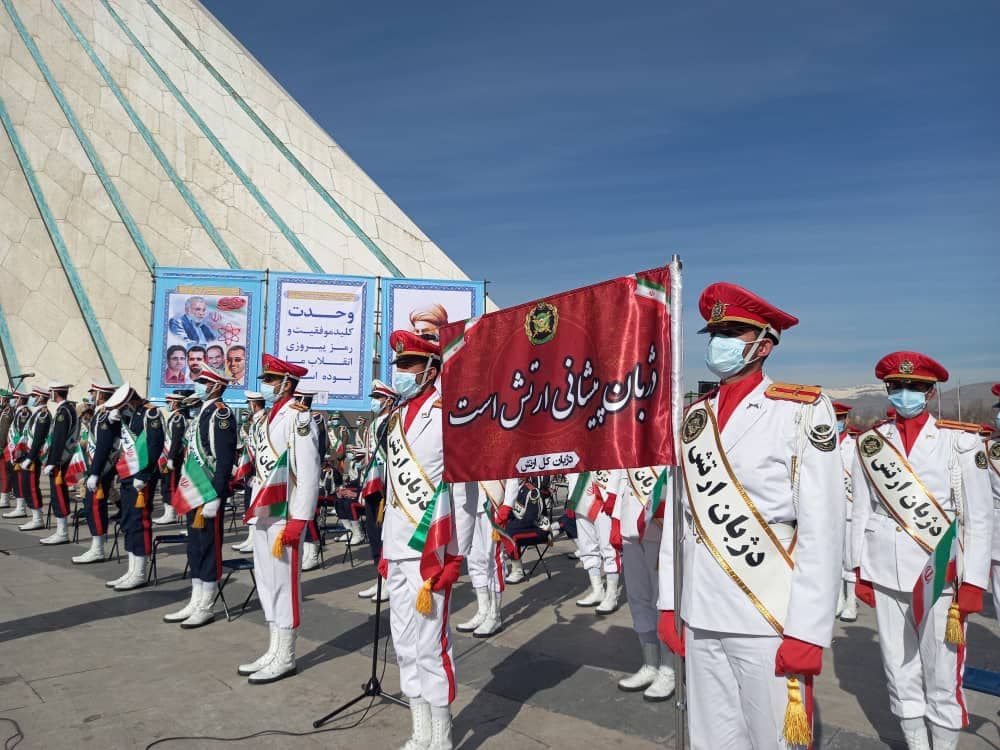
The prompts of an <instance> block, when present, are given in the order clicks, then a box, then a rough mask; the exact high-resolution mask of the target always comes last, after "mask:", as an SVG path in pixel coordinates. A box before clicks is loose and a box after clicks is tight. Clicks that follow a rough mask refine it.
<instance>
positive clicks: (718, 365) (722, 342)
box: [705, 336, 749, 378]
mask: <svg viewBox="0 0 1000 750" xmlns="http://www.w3.org/2000/svg"><path fill="white" fill-rule="evenodd" d="M747 343H749V342H746V341H744V340H743V339H739V338H729V337H726V336H712V338H711V339H709V341H708V353H707V354H706V355H705V364H706V365H707V366H708V369H709V370H711V371H712V372H713V373H715V374H716V375H718V376H719V377H720V378H728V377H730V376H732V375H735V374H736V373H738V372H739V371H740V370H742V369H743V368H744V367H746V366H747V363H746V362H745V361H744V359H743V349H744V348H745V347H746V345H747Z"/></svg>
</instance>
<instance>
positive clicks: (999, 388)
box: [990, 383, 1000, 396]
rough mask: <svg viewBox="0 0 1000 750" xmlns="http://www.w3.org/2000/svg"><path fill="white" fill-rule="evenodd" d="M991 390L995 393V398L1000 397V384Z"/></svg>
mask: <svg viewBox="0 0 1000 750" xmlns="http://www.w3.org/2000/svg"><path fill="white" fill-rule="evenodd" d="M990 390H991V391H993V395H994V396H1000V383H997V384H996V385H994V386H993V387H992V388H991V389H990Z"/></svg>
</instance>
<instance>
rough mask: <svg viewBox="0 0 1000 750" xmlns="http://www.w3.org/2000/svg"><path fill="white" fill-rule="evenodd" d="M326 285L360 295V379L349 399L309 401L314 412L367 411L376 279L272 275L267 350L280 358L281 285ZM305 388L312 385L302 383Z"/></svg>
mask: <svg viewBox="0 0 1000 750" xmlns="http://www.w3.org/2000/svg"><path fill="white" fill-rule="evenodd" d="M288 283H293V284H318V285H323V284H330V285H334V284H336V285H338V286H342V287H343V286H356V287H357V288H358V289H359V291H360V293H361V295H362V320H361V323H362V332H361V355H360V356H361V358H362V366H361V367H362V369H361V380H360V382H359V383H358V388H357V390H356V391H355V392H354V393H353V394H352V395H350V396H340V397H338V398H331V399H329V400H328V401H327V402H326V403H325V404H320V403H317V402H316V401H315V400H314V401H313V409H314V410H316V411H360V412H367V411H369V410H370V408H371V401H370V398H369V394H370V393H371V384H372V377H373V358H374V355H375V307H376V297H377V287H376V280H375V278H374V277H370V276H341V275H337V274H318V273H309V274H303V273H294V272H272V273H270V274H269V276H268V279H267V342H268V348H267V351H268V352H270V353H273V354H275V356H278V357H281V358H282V359H284V358H285V357H284V355H282V354H281V353H280V352H279V348H278V347H279V343H280V338H281V331H280V329H279V325H278V323H279V321H280V320H281V309H282V308H281V306H282V301H283V296H282V293H281V291H282V287H283V286H284V285H285V284H288ZM305 387H307V388H309V389H310V390H312V389H313V388H312V386H311V385H310V384H309V383H306V386H305Z"/></svg>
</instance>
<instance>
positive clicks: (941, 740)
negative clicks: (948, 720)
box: [929, 721, 962, 750]
mask: <svg viewBox="0 0 1000 750" xmlns="http://www.w3.org/2000/svg"><path fill="white" fill-rule="evenodd" d="M929 723H930V725H931V740H932V741H933V747H934V750H955V748H957V747H958V738H959V737H961V735H962V730H960V729H948V728H947V727H942V726H938V725H937V724H935V723H934V722H933V721H931V722H929Z"/></svg>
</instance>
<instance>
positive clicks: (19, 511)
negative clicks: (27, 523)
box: [3, 497, 28, 518]
mask: <svg viewBox="0 0 1000 750" xmlns="http://www.w3.org/2000/svg"><path fill="white" fill-rule="evenodd" d="M27 515H28V511H27V510H26V509H25V505H24V498H23V497H19V498H17V499H16V500H15V501H14V510H8V511H7V512H6V513H4V514H3V517H4V518H24V517H25V516H27Z"/></svg>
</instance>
